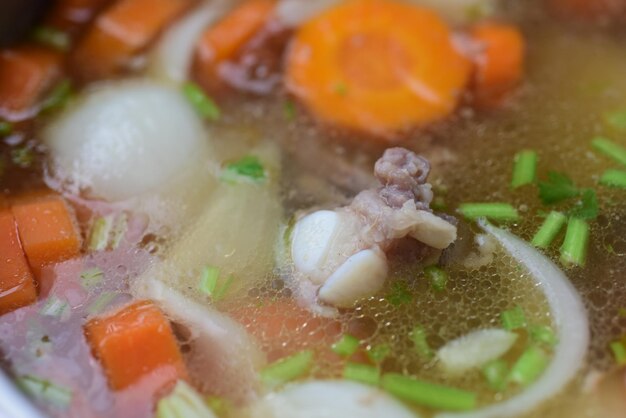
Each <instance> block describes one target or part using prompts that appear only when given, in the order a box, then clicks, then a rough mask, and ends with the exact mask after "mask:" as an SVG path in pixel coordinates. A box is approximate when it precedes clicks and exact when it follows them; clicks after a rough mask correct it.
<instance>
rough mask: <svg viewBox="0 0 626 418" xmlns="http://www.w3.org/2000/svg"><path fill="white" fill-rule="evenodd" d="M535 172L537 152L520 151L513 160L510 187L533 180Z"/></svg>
mask: <svg viewBox="0 0 626 418" xmlns="http://www.w3.org/2000/svg"><path fill="white" fill-rule="evenodd" d="M536 172H537V153H536V152H535V151H531V150H524V151H520V152H518V153H517V154H515V158H514V160H513V176H512V178H511V187H512V188H513V189H516V188H518V187H521V186H525V185H527V184H531V183H532V182H534V181H535V177H536Z"/></svg>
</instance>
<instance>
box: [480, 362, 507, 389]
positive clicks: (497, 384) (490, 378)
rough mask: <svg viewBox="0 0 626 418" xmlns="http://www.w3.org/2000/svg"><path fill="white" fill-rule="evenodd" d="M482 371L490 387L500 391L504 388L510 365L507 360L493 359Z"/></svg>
mask: <svg viewBox="0 0 626 418" xmlns="http://www.w3.org/2000/svg"><path fill="white" fill-rule="evenodd" d="M481 372H482V374H483V376H484V378H485V380H486V381H487V384H488V385H489V387H490V388H492V389H493V390H496V391H498V392H499V391H501V390H504V388H505V387H506V380H507V377H508V375H509V366H508V364H507V363H506V361H504V360H502V359H497V360H493V361H491V362H489V363H487V364H485V365H484V366H483V368H482V370H481Z"/></svg>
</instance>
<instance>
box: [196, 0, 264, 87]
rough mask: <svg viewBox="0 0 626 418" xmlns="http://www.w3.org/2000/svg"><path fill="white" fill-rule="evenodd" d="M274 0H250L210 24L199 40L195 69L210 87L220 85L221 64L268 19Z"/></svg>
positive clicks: (201, 81) (198, 76) (234, 53)
mask: <svg viewBox="0 0 626 418" xmlns="http://www.w3.org/2000/svg"><path fill="white" fill-rule="evenodd" d="M274 5H275V1H274V0H247V1H246V2H244V3H243V4H241V5H240V6H238V7H236V8H235V9H234V10H232V11H231V12H230V13H229V14H228V15H227V16H226V17H224V18H223V19H222V20H220V21H219V22H218V23H217V24H216V25H214V26H211V27H209V28H207V29H206V30H205V31H204V33H203V34H202V36H201V37H200V39H199V41H198V46H197V48H196V56H195V60H194V65H193V73H194V76H195V78H196V79H197V80H198V82H199V83H200V84H201V85H202V86H203V87H204V88H207V89H215V88H216V87H217V86H219V71H218V70H219V65H220V64H221V63H222V62H224V61H227V60H229V59H232V58H234V57H235V55H236V54H237V52H239V50H240V49H241V48H242V47H243V46H244V45H245V43H246V42H247V41H249V40H250V39H251V38H252V37H253V36H254V35H255V34H256V33H257V32H258V31H259V30H260V29H261V28H262V27H263V25H264V24H265V23H266V22H267V20H268V19H269V17H270V16H271V14H272V12H273V10H274Z"/></svg>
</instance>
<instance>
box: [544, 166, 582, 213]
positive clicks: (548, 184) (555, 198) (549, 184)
mask: <svg viewBox="0 0 626 418" xmlns="http://www.w3.org/2000/svg"><path fill="white" fill-rule="evenodd" d="M579 195H580V190H578V188H577V187H576V186H574V182H573V181H572V179H570V178H569V177H568V176H567V175H565V174H563V173H558V172H556V171H550V172H549V173H548V180H547V181H540V182H539V198H540V199H541V202H542V203H543V204H544V205H551V204H554V203H558V202H561V201H563V200H566V199H570V198H572V197H576V196H579Z"/></svg>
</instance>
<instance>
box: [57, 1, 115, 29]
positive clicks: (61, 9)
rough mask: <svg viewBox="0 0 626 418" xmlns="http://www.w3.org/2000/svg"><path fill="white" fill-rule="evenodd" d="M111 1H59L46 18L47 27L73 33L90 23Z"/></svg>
mask: <svg viewBox="0 0 626 418" xmlns="http://www.w3.org/2000/svg"><path fill="white" fill-rule="evenodd" d="M110 2H111V0H57V1H56V2H55V3H54V6H53V7H52V10H51V11H50V13H49V14H48V15H47V17H46V25H49V26H52V27H54V28H57V29H59V30H63V31H70V32H73V31H75V30H77V29H79V28H80V27H81V26H83V25H84V24H86V23H88V22H90V21H91V20H92V19H93V18H94V17H95V15H96V14H97V13H98V12H99V11H100V10H102V9H103V8H104V7H105V6H106V5H107V4H108V3H110Z"/></svg>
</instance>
